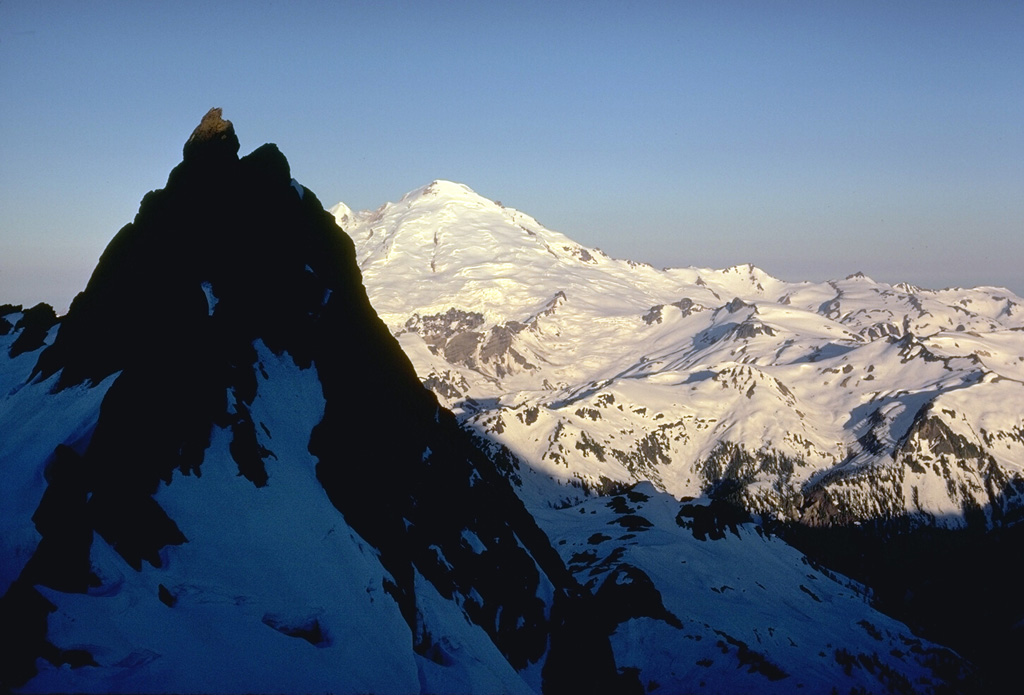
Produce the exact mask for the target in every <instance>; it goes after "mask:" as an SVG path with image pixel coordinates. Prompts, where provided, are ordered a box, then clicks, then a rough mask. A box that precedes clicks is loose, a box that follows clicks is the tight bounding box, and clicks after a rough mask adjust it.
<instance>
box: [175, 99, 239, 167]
mask: <svg viewBox="0 0 1024 695" xmlns="http://www.w3.org/2000/svg"><path fill="white" fill-rule="evenodd" d="M222 113H223V111H222V110H221V109H220V108H212V109H210V110H209V111H207V112H206V115H205V116H203V120H202V121H200V122H199V125H197V126H196V129H195V130H193V131H192V135H190V136H189V138H188V141H187V142H185V147H184V148H183V149H182V153H183V154H184V158H185V159H186V160H188V159H192V158H194V157H197V156H203V155H204V154H213V153H221V154H230V156H232V157H237V156H238V137H237V136H236V135H235V127H234V126H233V125H232V124H231V121H226V120H224V118H222V116H221V114H222Z"/></svg>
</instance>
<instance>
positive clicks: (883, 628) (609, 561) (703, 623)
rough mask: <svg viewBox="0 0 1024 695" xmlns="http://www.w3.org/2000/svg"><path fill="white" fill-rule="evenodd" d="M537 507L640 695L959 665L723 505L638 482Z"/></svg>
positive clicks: (861, 679) (858, 688) (911, 674)
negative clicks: (683, 498)
mask: <svg viewBox="0 0 1024 695" xmlns="http://www.w3.org/2000/svg"><path fill="white" fill-rule="evenodd" d="M537 517H538V519H539V520H540V521H541V524H542V525H543V526H544V528H545V530H547V532H548V534H549V535H550V536H551V537H552V539H553V540H555V542H556V547H557V548H558V549H559V552H561V554H562V557H563V558H564V559H565V561H566V562H567V563H568V565H569V567H570V569H572V570H573V571H574V572H575V574H576V576H577V577H578V578H579V580H580V582H581V583H583V584H584V585H586V586H587V587H589V588H591V590H592V591H593V592H594V594H595V596H596V597H597V598H598V602H599V604H600V605H601V607H602V609H603V615H604V616H605V617H606V619H607V621H608V622H609V623H610V624H611V627H612V629H613V633H612V647H613V649H614V650H615V657H616V663H617V664H618V665H619V668H620V669H627V670H633V671H635V673H636V675H637V677H638V679H639V680H640V682H641V684H643V685H644V688H645V690H646V691H647V692H669V693H689V692H702V693H704V692H706V693H722V694H723V695H725V694H729V693H779V694H788V693H796V692H813V693H827V692H844V693H845V692H870V693H896V692H905V693H911V692H913V693H929V692H936V691H937V692H942V691H943V689H944V688H947V687H950V685H951V679H950V674H955V673H957V672H958V669H961V668H962V664H961V662H960V660H959V658H958V657H957V656H956V655H955V654H952V653H951V652H949V651H948V650H945V649H943V648H941V647H938V646H937V645H934V644H929V643H928V642H927V641H923V640H920V639H918V638H917V637H915V636H914V635H913V634H911V633H910V632H909V631H908V630H907V629H906V627H905V626H904V625H902V624H900V623H898V622H896V621H894V620H892V619H891V618H888V617H886V616H884V615H882V614H881V613H878V612H877V611H875V610H873V609H872V608H871V607H870V605H869V592H868V590H867V589H866V588H865V587H863V586H860V585H858V584H856V583H854V582H851V581H850V580H848V579H846V578H844V577H842V576H840V575H836V574H834V573H832V572H829V571H828V570H826V569H824V568H822V567H819V566H816V565H814V564H813V563H810V562H809V561H808V560H807V558H805V557H804V556H803V555H801V554H800V553H798V552H797V551H796V550H794V549H793V548H791V547H789V546H787V545H786V544H785V543H783V542H782V541H780V540H778V539H776V538H773V537H771V536H768V535H766V534H765V533H764V532H763V531H761V529H760V528H758V527H755V526H754V525H753V524H751V523H748V522H745V521H744V520H743V515H742V514H737V513H736V510H734V509H730V508H728V507H727V506H724V505H720V504H718V503H714V502H712V503H709V502H708V500H706V499H704V500H697V501H691V502H687V503H683V504H680V503H679V501H677V500H675V499H674V498H672V497H671V496H669V495H667V494H666V493H663V492H658V491H656V490H655V489H654V487H653V486H652V485H651V484H650V483H647V482H644V483H640V484H637V485H636V486H634V487H633V488H631V489H629V490H626V491H624V492H623V493H622V494H619V495H614V496H608V497H600V498H597V499H593V500H589V501H587V502H584V503H582V504H580V505H579V506H575V507H569V508H566V509H559V510H554V509H547V510H538V512H537ZM624 606H629V610H625V609H624V608H623V607H624ZM964 675H966V674H965V673H963V672H960V673H959V676H960V677H963V676H964ZM952 680H953V681H954V682H955V680H956V679H952ZM833 688H835V689H836V690H833Z"/></svg>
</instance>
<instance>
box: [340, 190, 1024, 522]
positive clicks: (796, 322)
mask: <svg viewBox="0 0 1024 695" xmlns="http://www.w3.org/2000/svg"><path fill="white" fill-rule="evenodd" d="M335 214H336V217H337V219H338V221H339V223H341V224H342V226H343V227H344V228H345V230H346V231H347V232H348V233H349V234H350V235H351V237H352V238H353V240H354V241H355V242H356V247H357V257H358V259H359V264H360V268H361V270H362V272H363V277H364V279H365V282H366V284H367V289H368V292H369V296H370V299H371V302H372V303H373V305H374V307H375V308H376V309H377V310H378V312H379V313H380V315H381V317H382V318H383V319H384V320H385V321H386V322H387V324H388V326H389V328H390V329H391V330H392V332H393V333H394V334H395V335H397V336H398V337H399V339H400V341H401V343H402V347H403V349H404V350H405V351H406V353H407V354H408V355H410V357H411V359H412V360H413V363H414V365H415V366H416V369H417V372H418V373H419V375H420V378H421V379H422V380H423V381H424V383H425V384H426V385H427V386H428V387H429V388H431V389H432V390H433V391H434V392H435V393H436V394H437V395H438V397H439V399H440V400H441V401H442V402H443V403H445V404H447V405H449V406H450V407H451V408H452V409H453V410H454V411H455V412H456V413H457V414H459V416H460V418H461V419H462V421H463V422H464V423H465V424H466V425H467V426H468V427H470V428H471V429H474V430H475V431H477V432H478V433H479V434H480V435H482V440H481V441H483V442H484V443H485V444H488V443H489V445H490V446H491V447H492V450H493V451H495V452H502V455H503V456H506V457H507V456H513V457H514V458H515V459H516V460H518V461H519V462H521V463H522V464H524V467H525V468H529V469H530V470H529V471H528V472H523V471H522V470H520V472H519V474H518V476H519V477H520V478H525V482H523V483H522V484H523V488H522V489H523V494H524V497H526V498H527V499H530V500H532V501H533V502H536V503H538V504H544V503H545V499H544V498H545V497H546V498H547V499H546V502H547V503H549V504H561V503H565V502H566V501H568V500H572V499H581V495H582V494H583V493H584V492H585V491H594V490H604V489H609V487H608V486H609V485H614V484H627V483H632V482H635V481H638V480H649V481H651V482H653V483H654V484H655V485H656V486H657V487H658V488H659V489H662V490H665V491H668V492H670V493H672V494H673V495H675V496H677V497H680V496H693V495H700V494H703V493H709V492H711V493H715V494H718V495H728V496H729V497H730V498H731V499H734V500H736V501H738V502H740V503H742V504H743V505H744V506H746V507H747V508H749V509H751V510H754V511H757V512H761V513H766V514H769V515H774V516H779V517H781V518H789V519H800V520H802V521H804V522H806V523H811V524H830V523H838V522H848V521H857V520H865V519H871V518H877V517H879V516H881V517H892V516H902V515H907V514H909V515H911V516H914V517H916V518H918V519H919V520H921V521H923V522H925V523H937V524H947V525H960V524H963V523H965V519H966V518H971V519H975V520H978V521H979V522H982V523H984V524H987V525H991V524H993V523H997V521H998V520H1000V519H1004V518H1007V517H1008V516H1013V515H1016V514H1018V513H1019V512H1018V511H1017V510H1019V509H1021V507H1022V503H1024V442H1022V439H1021V432H1024V300H1022V299H1021V298H1019V297H1017V296H1015V295H1013V294H1012V293H1010V292H1009V291H1007V290H1005V289H1001V288H991V287H980V288H974V289H944V290H937V291H933V290H926V289H921V288H918V287H913V286H910V285H906V284H897V285H887V284H884V283H879V282H875V281H873V280H871V279H870V278H868V277H866V276H864V275H863V274H860V273H855V274H853V275H851V276H849V277H847V278H845V279H843V280H836V281H831V282H826V283H790V282H784V281H781V280H778V279H776V278H773V277H771V276H770V275H768V274H767V273H765V272H764V271H762V270H760V269H758V268H755V267H753V266H750V265H741V266H735V267H732V268H726V269H724V270H711V269H703V268H682V269H665V270H658V269H655V268H653V267H651V266H649V265H645V264H639V263H633V262H630V261H621V260H615V259H612V258H609V257H608V256H607V255H605V254H603V253H602V252H601V251H599V250H596V249H587V248H584V247H582V246H580V245H579V244H577V243H575V242H573V241H571V240H570V239H568V238H567V237H565V236H563V235H561V234H559V233H557V232H553V231H551V230H548V229H546V228H545V227H543V226H542V225H541V224H540V223H539V222H537V221H536V220H534V219H533V218H531V217H529V216H528V215H525V214H523V213H521V212H518V211H516V210H512V209H510V208H506V207H503V206H501V205H500V204H498V203H493V202H491V201H489V200H486V199H485V198H482V197H481V196H478V195H476V194H475V193H473V192H472V191H471V190H470V189H468V188H467V187H466V186H463V185H461V184H455V183H451V182H446V181H435V182H433V183H432V184H430V185H429V186H426V187H424V188H421V189H418V190H416V191H413V192H411V193H409V194H407V195H406V196H405V197H403V198H402V199H401V200H400V201H399V202H397V203H393V204H392V203H389V204H387V205H384V206H383V207H381V208H380V209H378V210H376V211H373V212H361V213H353V212H352V211H351V210H350V209H348V208H347V207H345V206H343V205H341V206H339V207H337V208H336V209H335ZM458 317H473V319H472V322H471V323H472V325H469V324H468V323H467V322H466V320H465V319H462V318H459V320H455V319H456V318H458ZM442 325H443V327H444V328H443V331H440V328H439V327H440V326H442ZM439 331H440V332H439ZM947 403H948V405H943V404H947ZM995 404H997V405H995ZM928 418H931V419H932V420H934V421H935V422H941V423H942V425H943V428H945V429H948V430H949V431H950V432H954V433H956V436H957V439H956V441H957V442H958V444H957V445H956V446H952V447H949V446H945V445H943V444H939V443H936V442H937V441H946V440H947V439H948V437H945V435H944V434H943V432H945V429H942V428H939V427H938V426H937V425H936V426H933V427H927V428H922V427H921V426H920V423H922V422H924V421H925V420H927V419H928ZM915 423H917V424H915ZM935 437H938V438H939V440H936V439H935ZM944 437H945V439H944ZM936 447H938V448H936ZM537 471H539V472H540V473H541V474H542V475H543V476H546V477H551V478H553V479H555V480H557V481H558V482H559V483H561V484H562V488H561V489H560V490H559V489H555V491H554V492H553V493H552V492H544V491H543V488H544V487H545V486H544V485H543V484H538V485H533V484H532V483H530V482H529V480H530V479H531V477H533V476H534V475H535V473H536V472H537Z"/></svg>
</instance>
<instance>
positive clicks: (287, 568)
mask: <svg viewBox="0 0 1024 695" xmlns="http://www.w3.org/2000/svg"><path fill="white" fill-rule="evenodd" d="M237 152H238V140H237V138H236V137H235V135H234V129H233V127H232V126H231V124H230V122H228V121H223V120H222V119H221V117H220V111H219V109H217V110H212V111H211V112H210V113H209V114H207V116H206V117H205V118H204V119H203V121H202V123H201V124H200V126H199V127H198V128H197V129H196V131H195V132H194V133H193V135H192V137H191V138H190V139H189V141H188V143H187V144H186V146H185V150H184V161H183V162H182V163H181V164H180V165H179V166H178V167H176V168H175V169H174V171H173V172H172V173H171V175H170V177H169V179H168V181H167V185H166V186H165V188H163V189H161V190H158V191H154V192H151V193H150V194H148V195H147V196H146V197H145V199H144V200H143V202H142V205H141V207H140V210H139V213H138V215H137V216H136V218H135V220H134V221H133V222H132V223H131V224H129V225H126V226H125V227H124V228H123V229H122V230H121V231H120V232H119V233H118V234H117V235H116V236H115V237H114V239H113V240H112V241H111V243H110V245H109V246H108V248H107V250H106V251H105V252H104V254H103V256H102V258H101V259H100V262H99V265H98V266H97V268H96V271H95V272H94V274H93V276H92V278H91V279H90V281H89V284H88V286H87V287H86V289H85V291H84V292H83V293H81V294H80V295H79V296H78V297H77V298H76V299H75V301H74V303H73V304H72V306H71V309H70V311H69V312H68V314H67V315H66V316H64V317H61V318H58V317H56V316H55V315H54V314H53V312H52V309H49V308H48V307H46V306H45V305H40V306H37V307H33V308H30V309H23V308H22V307H15V306H10V305H5V306H2V307H0V433H2V437H0V473H2V475H3V480H4V485H3V486H0V560H2V561H0V633H2V634H3V635H4V637H5V639H4V641H3V644H4V647H2V648H0V688H2V689H4V690H5V691H6V690H8V689H10V690H13V691H15V692H323V693H326V692H333V693H364V692H388V693H391V692H394V693H409V692H423V693H428V692H429V693H497V692H516V693H520V692H521V693H529V692H545V693H559V692H609V693H629V692H691V691H700V692H709V693H733V692H737V690H738V689H739V690H745V691H751V692H780V693H782V692H796V691H799V692H808V693H825V692H832V691H833V689H836V688H838V689H840V690H841V691H842V692H864V691H868V692H893V693H909V692H924V693H928V692H950V691H952V692H956V691H958V690H959V689H960V688H961V686H963V685H964V683H965V682H966V681H965V680H964V679H965V678H967V677H968V676H969V668H970V667H969V666H968V665H967V664H966V663H965V662H964V661H963V660H962V659H960V658H959V657H958V656H957V655H956V654H954V653H952V652H950V651H948V650H946V649H944V648H942V647H939V646H937V645H935V644H932V643H929V642H927V641H925V640H921V639H919V638H917V637H915V636H914V635H913V634H912V633H911V632H910V631H909V630H908V629H907V628H906V627H905V626H904V625H902V624H900V623H898V622H896V621H894V620H892V619H890V618H888V617H886V616H884V615H882V614H880V613H878V612H877V611H876V610H874V609H873V608H872V606H871V604H870V602H869V591H868V590H867V589H866V588H865V587H863V586H860V585H857V584H856V583H854V582H851V581H850V580H848V579H845V578H844V577H842V576H839V575H835V574H833V573H832V572H829V571H828V570H825V569H824V568H821V567H818V566H816V565H814V563H812V562H810V561H808V560H807V558H805V557H804V556H802V555H801V554H800V553H798V552H797V551H795V550H794V549H793V548H791V547H790V546H788V545H786V544H785V543H783V542H782V541H781V540H779V539H777V538H773V537H771V536H768V535H766V534H765V532H764V531H763V530H761V529H760V528H759V527H757V526H755V525H754V524H752V523H751V522H750V520H749V518H748V517H747V515H746V514H745V513H744V512H742V511H741V510H738V509H737V508H735V507H734V506H732V505H730V504H729V503H728V502H723V501H721V500H709V499H706V498H702V499H700V500H689V501H685V502H681V501H679V500H677V499H675V498H674V497H672V496H670V495H668V494H666V493H664V492H661V491H658V490H656V489H655V487H654V486H653V485H651V484H647V483H644V484H641V485H637V486H634V487H631V488H622V489H621V491H620V492H621V494H618V495H615V496H610V497H607V498H599V499H597V500H590V501H587V502H585V503H583V504H580V505H577V506H573V507H563V508H561V509H555V508H552V507H550V506H541V507H539V508H537V509H536V514H535V515H534V514H531V513H530V512H529V511H528V509H527V507H526V506H524V504H523V503H522V502H521V501H520V498H519V497H518V496H517V495H516V494H515V490H514V489H513V487H512V486H511V485H510V484H509V482H508V479H509V478H510V477H511V478H515V477H516V476H517V475H519V474H517V473H516V471H515V468H514V465H515V462H514V461H512V460H510V459H508V458H507V457H503V456H501V455H496V456H494V457H493V458H488V456H486V455H484V453H483V452H482V451H481V450H480V449H478V448H476V446H474V443H473V441H472V439H471V437H470V436H469V435H468V434H467V433H466V431H465V430H464V429H463V428H462V427H460V426H459V423H458V422H457V421H456V418H455V417H454V416H453V415H452V414H451V413H450V412H449V411H447V410H445V409H444V408H442V407H439V405H438V403H437V400H436V399H435V397H434V395H433V394H431V393H430V391H428V390H426V389H424V388H423V387H422V386H421V385H420V383H419V379H418V377H417V375H416V372H415V371H414V369H413V365H412V364H411V363H410V361H409V360H408V359H407V358H406V357H405V356H404V355H403V353H402V352H401V350H400V348H399V343H398V341H396V340H395V339H394V337H393V336H392V335H391V334H390V333H389V331H388V329H387V327H386V326H385V324H384V323H383V322H381V321H380V320H379V319H378V318H377V316H376V315H375V313H374V311H373V310H372V309H371V307H370V304H369V301H368V299H367V295H366V292H365V290H364V289H363V286H362V284H361V281H360V273H359V270H358V267H357V265H356V251H355V248H354V247H353V245H352V244H351V242H350V241H349V239H348V238H347V237H346V236H345V235H344V234H342V233H341V232H340V231H339V230H338V228H337V227H336V226H335V225H334V221H333V219H332V218H331V216H330V215H329V214H328V213H326V212H325V211H324V210H323V208H322V207H321V205H320V203H319V202H318V201H317V199H316V197H315V196H314V195H313V193H312V192H311V191H309V190H308V189H306V188H304V187H303V186H301V185H300V184H298V183H297V182H296V181H295V180H294V179H292V178H291V174H290V171H289V167H288V163H287V161H286V160H285V159H284V157H283V155H281V153H280V152H279V151H278V150H277V148H276V147H275V146H273V145H264V146H263V147H260V148H258V149H257V150H255V151H254V152H253V153H251V154H249V155H247V156H245V157H242V158H238V156H237ZM339 210H340V209H336V210H335V213H336V214H338V212H339ZM519 219H520V220H526V219H527V218H524V217H519ZM531 224H532V223H531ZM440 243H441V242H440V240H439V245H440ZM481 243H484V244H486V243H490V242H489V240H488V239H487V238H486V237H484V236H482V237H481ZM398 246H399V251H400V250H401V245H398ZM567 246H569V250H568V251H567V250H565V249H563V250H562V251H564V252H565V253H570V254H571V253H573V252H572V251H571V249H572V248H574V247H572V246H571V245H568V244H567ZM551 250H552V253H556V255H558V254H559V253H561V252H556V250H555V249H551ZM587 253H589V252H586V251H585V250H584V251H582V252H581V253H580V259H581V260H584V256H585V255H586V254H587ZM559 257H561V256H559ZM437 260H438V259H435V268H437V267H438V265H439V264H438V263H437V262H436V261H437ZM591 260H593V257H591ZM584 262H586V261H585V260H584ZM524 292H525V290H524ZM566 295H567V296H569V295H570V292H569V291H568V290H567V291H566ZM510 296H511V293H510ZM561 301H562V300H561V299H558V298H556V301H554V302H552V303H548V302H547V301H544V302H542V303H541V305H540V306H539V308H538V309H537V316H538V317H541V318H544V317H552V316H556V317H557V315H558V313H557V312H558V310H559V304H560V302H561ZM598 306H599V305H595V309H596V308H597V307H598ZM550 309H554V311H555V313H554V314H551V313H549V314H545V313H544V312H545V311H548V310H550ZM491 311H494V312H498V311H500V302H495V304H494V307H493V308H492V309H491ZM426 316H429V315H426ZM426 316H424V315H421V316H420V319H421V320H422V322H421V324H420V325H421V326H422V325H428V324H430V320H429V319H427V318H426ZM410 318H411V317H410ZM389 320H391V318H389ZM406 320H408V319H406ZM465 320H466V321H469V322H470V323H472V322H473V321H476V320H477V319H475V318H473V317H470V318H468V319H465ZM490 320H492V321H493V320H494V319H490ZM424 322H425V323H424ZM402 325H403V326H404V325H405V324H404V323H403V324H402ZM496 325H500V326H504V327H505V328H509V320H506V319H502V321H501V323H500V324H496ZM424 330H426V329H424ZM509 330H511V329H509ZM529 330H531V329H530V328H528V327H524V328H522V329H521V330H518V331H516V332H514V337H515V336H518V335H519V334H522V333H526V332H528V331H529ZM441 333H443V331H441ZM500 333H501V332H500V331H498V332H497V333H496V334H495V335H500ZM459 335H466V333H465V332H463V333H460V334H459ZM413 336H415V337H416V338H417V339H418V340H421V341H422V334H421V333H415V334H413V333H406V334H405V335H403V336H402V337H403V339H404V340H405V341H406V343H407V344H408V342H409V339H410V337H413ZM439 340H441V341H442V342H440V343H435V346H436V345H442V348H441V350H443V349H444V347H443V346H447V345H448V344H449V343H450V342H451V341H449V340H447V338H445V339H439ZM463 340H464V341H466V343H467V345H468V344H469V343H471V342H472V340H470V339H468V338H463ZM500 340H504V339H500ZM477 342H479V341H477ZM538 345H540V343H538ZM483 347H484V346H481V345H479V344H476V345H470V346H469V353H468V354H470V353H471V354H474V355H479V354H480V352H481V351H482V350H483ZM453 349H454V348H453ZM427 352H428V353H429V350H427ZM501 352H502V351H501V350H498V349H497V348H495V354H497V353H501ZM487 354H488V355H489V356H488V357H486V358H484V357H479V359H481V360H482V361H483V362H485V363H486V364H487V365H492V366H493V365H494V364H496V363H497V360H496V359H492V358H491V357H490V353H487ZM511 354H512V352H511V348H510V349H509V350H508V351H506V352H504V353H502V355H504V356H508V355H511ZM516 354H520V355H521V356H523V357H524V359H525V360H526V361H529V360H530V359H534V357H535V356H536V355H535V353H533V352H531V353H530V356H529V357H527V354H526V353H520V352H519V350H518V349H517V350H516ZM505 364H506V366H507V369H506V370H505V374H504V375H502V376H496V372H495V374H492V375H491V381H488V379H487V378H485V377H483V376H480V377H479V378H480V380H481V381H482V382H487V383H491V384H492V385H494V384H500V383H501V381H502V379H503V378H505V377H508V378H514V377H515V376H516V375H517V374H518V375H524V374H525V375H526V376H529V374H528V372H529V369H528V368H527V367H525V366H524V365H519V367H516V366H515V365H517V364H518V362H517V361H516V359H515V358H514V357H510V358H509V361H506V362H505ZM566 373H569V372H568V370H567V371H566ZM477 374H478V372H473V373H472V374H470V376H473V378H474V379H476V378H477V376H476V375H477ZM464 412H467V411H464ZM498 453H499V454H501V453H502V452H500V451H499V452H498ZM520 474H521V475H522V476H524V477H526V476H528V475H529V474H528V473H527V471H526V469H525V467H523V466H521V467H520ZM545 480H546V478H544V477H541V476H538V477H537V478H536V480H534V482H535V483H536V490H537V491H542V490H543V489H544V485H545V484H547V483H545ZM751 568H756V571H751Z"/></svg>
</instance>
